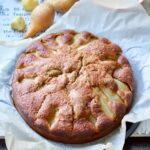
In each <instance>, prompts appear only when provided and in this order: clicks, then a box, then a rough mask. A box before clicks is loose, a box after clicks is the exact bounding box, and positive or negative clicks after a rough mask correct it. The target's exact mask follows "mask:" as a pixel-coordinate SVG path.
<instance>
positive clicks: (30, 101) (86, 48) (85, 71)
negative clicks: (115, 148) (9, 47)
mask: <svg viewBox="0 0 150 150" xmlns="http://www.w3.org/2000/svg"><path fill="white" fill-rule="evenodd" d="M132 96H133V75H132V70H131V66H130V64H129V62H128V60H127V59H126V57H125V56H123V54H122V50H121V48H120V47H119V46H118V45H116V44H114V43H112V42H111V41H109V40H108V39H106V38H102V37H96V36H94V35H93V34H91V33H89V32H80V33H78V32H76V31H73V30H65V31H62V32H61V33H53V34H48V35H46V36H45V37H43V38H42V39H39V40H37V41H35V42H34V43H32V44H31V45H30V46H29V47H28V48H27V49H26V50H25V52H23V54H21V56H20V57H19V59H18V61H17V63H16V68H15V71H14V73H13V79H12V98H13V101H14V104H15V107H16V109H17V111H18V112H19V113H20V114H21V116H22V117H23V118H24V120H25V121H26V122H27V123H28V125H29V126H30V127H31V128H32V129H33V130H35V131H36V132H38V133H39V134H41V135H42V136H44V137H45V138H47V139H50V140H54V141H58V142H63V143H74V144H77V143H85V142H90V141H93V140H96V139H99V138H101V137H103V136H105V135H107V134H109V133H110V132H111V131H113V130H114V129H116V128H117V127H118V126H119V125H120V123H121V120H122V118H123V116H124V115H125V114H126V113H128V111H129V109H130V106H131V103H132Z"/></svg>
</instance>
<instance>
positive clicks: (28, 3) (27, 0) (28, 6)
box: [22, 0, 39, 11]
mask: <svg viewBox="0 0 150 150" xmlns="http://www.w3.org/2000/svg"><path fill="white" fill-rule="evenodd" d="M38 5H39V2H38V0H22V6H23V9H24V10H26V11H32V10H33V9H34V8H35V7H36V6H38Z"/></svg>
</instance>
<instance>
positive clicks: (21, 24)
mask: <svg viewBox="0 0 150 150" xmlns="http://www.w3.org/2000/svg"><path fill="white" fill-rule="evenodd" d="M11 28H12V29H14V30H17V31H19V32H23V31H24V30H25V28H26V23H25V20H24V18H23V17H21V16H17V17H15V18H14V19H13V21H12V22H11Z"/></svg>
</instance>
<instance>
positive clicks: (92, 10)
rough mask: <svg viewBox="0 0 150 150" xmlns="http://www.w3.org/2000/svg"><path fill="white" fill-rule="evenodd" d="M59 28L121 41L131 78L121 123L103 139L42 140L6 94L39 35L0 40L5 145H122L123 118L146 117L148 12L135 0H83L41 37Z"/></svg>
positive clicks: (0, 128) (149, 103)
mask: <svg viewBox="0 0 150 150" xmlns="http://www.w3.org/2000/svg"><path fill="white" fill-rule="evenodd" d="M97 1H98V0H97ZM63 29H75V30H77V31H83V30H84V31H89V32H92V33H94V34H96V35H98V36H103V37H106V38H109V39H110V40H111V41H113V42H114V43H117V44H119V45H120V47H121V48H122V50H123V53H124V55H125V56H126V57H127V58H128V60H129V62H130V64H131V65H132V69H133V73H134V78H135V92H134V93H135V95H134V102H133V106H132V109H131V111H130V112H129V113H128V114H127V115H126V116H125V117H124V118H123V120H122V125H121V127H120V128H118V129H116V130H115V131H114V132H112V133H111V134H109V135H108V136H106V137H105V138H102V139H101V140H97V141H94V142H91V143H88V144H80V145H65V144H61V143H57V142H53V141H49V140H46V139H45V138H43V137H41V136H40V135H39V134H37V133H36V132H34V131H33V130H32V129H31V128H30V127H29V126H28V125H27V124H26V123H25V122H24V120H23V119H22V118H21V116H20V115H19V114H18V112H17V111H16V109H15V107H14V106H13V103H12V100H11V97H10V95H11V75H12V72H13V70H14V66H15V62H16V60H17V58H18V56H19V54H20V53H21V52H22V51H24V49H25V48H26V47H27V46H28V45H29V44H30V43H32V42H33V41H34V40H36V39H37V38H35V39H28V40H25V41H22V42H18V43H13V42H11V43H10V42H0V43H1V44H0V52H1V53H0V134H1V136H4V137H5V140H6V144H7V148H8V150H103V149H107V150H121V149H122V147H123V144H124V141H125V130H126V126H125V122H126V121H129V122H138V121H143V120H147V119H150V115H149V114H150V77H149V76H150V18H149V16H148V15H147V14H146V12H145V10H144V9H143V7H142V6H141V5H139V4H137V5H136V6H135V7H134V8H130V9H127V10H113V9H108V8H104V7H101V6H100V5H98V4H97V3H96V0H95V1H92V0H82V1H79V2H78V3H76V4H75V5H74V6H73V8H72V9H71V10H70V11H69V12H68V13H67V14H65V15H64V16H63V17H62V18H61V19H60V20H59V22H57V24H55V25H54V26H52V27H51V28H50V29H48V30H47V31H46V32H45V33H44V34H42V35H41V36H40V37H42V36H44V35H45V34H48V33H50V32H58V31H61V30H63ZM40 37H38V38H40Z"/></svg>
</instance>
